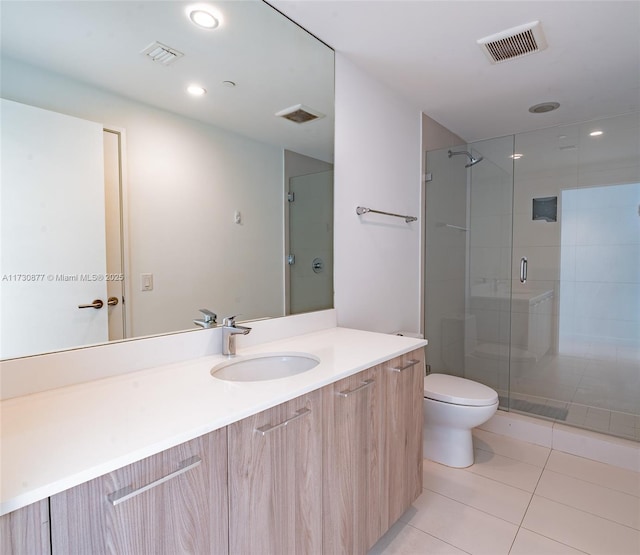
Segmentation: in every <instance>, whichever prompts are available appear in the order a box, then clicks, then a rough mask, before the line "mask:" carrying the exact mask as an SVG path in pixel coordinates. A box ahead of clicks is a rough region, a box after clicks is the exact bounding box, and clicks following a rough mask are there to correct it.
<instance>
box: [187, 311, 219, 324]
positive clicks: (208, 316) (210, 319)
mask: <svg viewBox="0 0 640 555" xmlns="http://www.w3.org/2000/svg"><path fill="white" fill-rule="evenodd" d="M200 312H202V314H203V315H204V318H202V319H201V320H194V321H193V323H194V324H196V325H197V326H201V327H203V328H215V327H216V322H217V321H218V320H217V318H218V315H217V314H216V313H215V312H211V311H210V310H209V309H207V308H201V309H200Z"/></svg>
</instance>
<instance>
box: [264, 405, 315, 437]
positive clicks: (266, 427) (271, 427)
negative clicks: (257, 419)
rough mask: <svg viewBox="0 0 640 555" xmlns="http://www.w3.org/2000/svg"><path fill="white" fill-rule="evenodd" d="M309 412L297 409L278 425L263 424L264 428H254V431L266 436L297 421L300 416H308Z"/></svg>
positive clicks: (309, 410) (308, 410) (305, 409)
mask: <svg viewBox="0 0 640 555" xmlns="http://www.w3.org/2000/svg"><path fill="white" fill-rule="evenodd" d="M310 412H311V409H307V408H302V409H298V410H297V411H296V413H295V414H294V415H293V416H292V417H291V418H287V420H285V421H284V422H280V424H265V425H264V426H260V427H259V428H256V429H255V431H256V432H257V433H259V434H260V435H262V436H266V435H267V434H268V433H269V432H273V430H277V429H278V428H284V427H285V426H286V425H287V424H289V422H293V421H294V420H297V419H298V418H300V417H301V416H304V415H305V414H309V413H310Z"/></svg>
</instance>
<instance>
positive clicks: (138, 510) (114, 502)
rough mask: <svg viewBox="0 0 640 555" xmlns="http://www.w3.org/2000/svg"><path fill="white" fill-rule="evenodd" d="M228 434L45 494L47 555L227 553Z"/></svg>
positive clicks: (213, 435) (219, 432) (218, 433)
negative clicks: (49, 546) (49, 553)
mask: <svg viewBox="0 0 640 555" xmlns="http://www.w3.org/2000/svg"><path fill="white" fill-rule="evenodd" d="M226 479H227V472H226V429H223V430H217V431H215V432H213V433H210V434H207V435H205V436H202V437H199V438H197V439H194V440H192V441H189V442H187V443H183V444H181V445H178V446H176V447H173V448H171V449H168V450H166V451H163V452H162V453H159V454H157V455H154V456H152V457H148V458H146V459H144V460H142V461H139V462H137V463H134V464H131V465H129V466H126V467H124V468H121V469H118V470H116V471H114V472H111V473H110V474H106V475H104V476H101V477H100V478H96V479H95V480H91V481H89V482H86V483H84V484H81V485H79V486H77V487H75V488H72V489H69V490H67V491H64V492H62V493H60V494H57V495H55V496H53V497H51V544H52V546H53V554H54V555H56V554H65V555H71V554H79V555H80V554H82V555H85V554H87V553H91V554H92V555H97V554H103V553H104V554H107V553H108V554H116V553H117V554H127V555H129V554H131V555H134V554H135V555H142V554H149V555H157V554H166V555H174V554H175V553H198V554H201V553H202V554H203V553H216V554H218V553H220V554H225V553H227V547H228V546H227V526H228V524H227V523H228V521H227V495H226Z"/></svg>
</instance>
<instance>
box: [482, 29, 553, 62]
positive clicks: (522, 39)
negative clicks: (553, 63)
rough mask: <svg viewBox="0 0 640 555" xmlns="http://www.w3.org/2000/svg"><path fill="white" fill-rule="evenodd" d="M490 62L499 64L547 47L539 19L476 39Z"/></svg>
mask: <svg viewBox="0 0 640 555" xmlns="http://www.w3.org/2000/svg"><path fill="white" fill-rule="evenodd" d="M476 42H477V43H478V44H479V45H480V48H482V50H483V52H484V53H485V54H486V55H487V58H489V61H490V62H491V63H492V64H499V63H501V62H506V61H507V60H513V59H514V58H520V57H522V56H526V55H527V54H533V53H534V52H539V51H540V50H544V49H545V48H546V47H547V41H546V39H545V38H544V35H543V34H542V27H541V26H540V22H539V21H532V22H531V23H525V24H524V25H519V26H518V27H512V28H511V29H507V30H506V31H502V32H500V33H496V34H495V35H490V36H488V37H484V38H482V39H479V40H478V41H476Z"/></svg>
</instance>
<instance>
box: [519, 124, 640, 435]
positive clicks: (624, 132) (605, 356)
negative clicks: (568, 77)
mask: <svg viewBox="0 0 640 555" xmlns="http://www.w3.org/2000/svg"><path fill="white" fill-rule="evenodd" d="M639 125H640V121H638V117H637V115H635V116H624V117H619V118H610V119H607V120H600V121H595V122H588V123H583V124H578V125H572V126H563V127H557V128H551V129H545V130H539V131H534V132H531V133H525V134H521V135H517V136H516V138H515V145H516V147H515V148H516V151H517V152H519V153H521V154H522V158H520V159H519V160H517V161H516V162H515V166H516V171H515V189H514V218H515V219H514V264H513V302H512V319H511V353H512V355H511V400H510V408H511V410H516V411H521V412H525V413H529V414H532V415H535V416H541V417H544V418H548V419H552V420H555V421H558V422H563V423H567V424H571V425H575V426H579V427H583V428H587V429H591V430H595V431H598V432H604V433H608V434H611V435H617V436H620V437H625V438H629V439H635V440H638V439H640V417H639V415H640V212H639V210H640V184H639V183H640V163H639V160H638V154H639V153H640V145H639V139H638V132H637V130H638V128H639ZM598 132H599V133H598ZM523 259H526V270H527V272H526V276H521V275H520V273H521V268H520V261H521V260H523ZM522 277H526V279H521V278H522Z"/></svg>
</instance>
